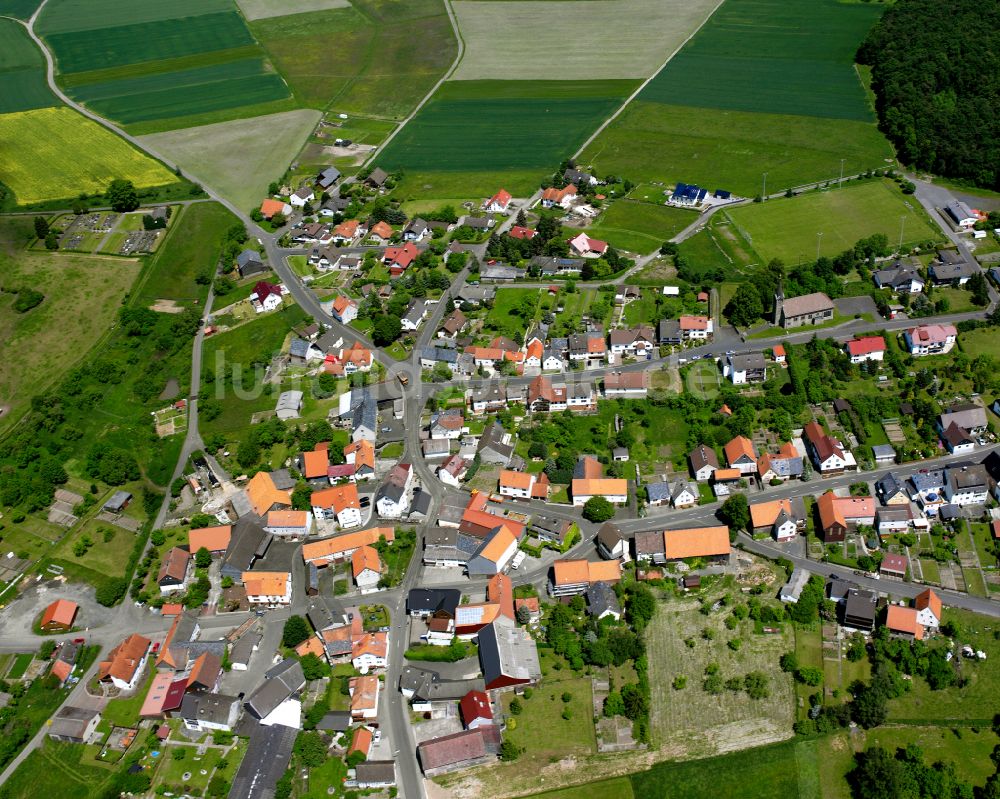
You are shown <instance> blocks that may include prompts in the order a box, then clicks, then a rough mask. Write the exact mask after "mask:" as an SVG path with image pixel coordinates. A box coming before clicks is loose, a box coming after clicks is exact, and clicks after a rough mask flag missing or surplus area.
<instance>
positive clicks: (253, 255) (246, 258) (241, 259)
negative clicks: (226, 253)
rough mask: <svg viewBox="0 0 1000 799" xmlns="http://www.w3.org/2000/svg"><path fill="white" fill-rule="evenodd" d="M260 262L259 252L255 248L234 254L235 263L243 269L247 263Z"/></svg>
mask: <svg viewBox="0 0 1000 799" xmlns="http://www.w3.org/2000/svg"><path fill="white" fill-rule="evenodd" d="M259 263H262V261H261V259H260V253H259V252H257V251H256V250H244V251H243V252H241V253H240V254H239V255H237V256H236V265H237V266H238V267H239V268H240V269H243V268H244V267H245V266H247V265H248V264H259Z"/></svg>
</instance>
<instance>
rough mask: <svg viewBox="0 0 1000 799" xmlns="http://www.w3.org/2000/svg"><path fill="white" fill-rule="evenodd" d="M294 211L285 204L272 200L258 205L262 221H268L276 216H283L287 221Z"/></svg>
mask: <svg viewBox="0 0 1000 799" xmlns="http://www.w3.org/2000/svg"><path fill="white" fill-rule="evenodd" d="M294 211H295V209H294V208H292V206H290V205H289V204H288V203H286V202H282V201H281V200H273V199H270V198H269V199H267V200H264V201H263V202H262V203H261V204H260V213H261V216H263V217H264V219H267V220H268V221H270V220H271V219H273V218H274V217H275V216H278V215H280V216H283V217H285V218H286V219H287V218H288V217H290V216H291V215H292V213H293V212H294Z"/></svg>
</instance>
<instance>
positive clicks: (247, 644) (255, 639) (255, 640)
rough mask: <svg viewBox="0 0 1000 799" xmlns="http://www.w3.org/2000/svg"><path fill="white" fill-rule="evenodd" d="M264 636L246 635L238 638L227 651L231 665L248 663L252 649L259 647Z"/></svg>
mask: <svg viewBox="0 0 1000 799" xmlns="http://www.w3.org/2000/svg"><path fill="white" fill-rule="evenodd" d="M263 637H264V636H263V635H261V633H246V634H244V635H242V636H241V637H240V640H239V641H237V642H236V643H235V644H233V646H232V647H231V648H230V650H229V660H230V662H232V663H244V664H246V663H249V662H250V657H251V656H252V655H253V650H254V647H256V646H259V645H260V642H261V639H262V638H263Z"/></svg>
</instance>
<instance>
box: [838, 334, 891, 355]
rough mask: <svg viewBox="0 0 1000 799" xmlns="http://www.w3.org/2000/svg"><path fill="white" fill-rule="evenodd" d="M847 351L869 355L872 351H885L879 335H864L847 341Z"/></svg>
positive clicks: (883, 342)
mask: <svg viewBox="0 0 1000 799" xmlns="http://www.w3.org/2000/svg"><path fill="white" fill-rule="evenodd" d="M847 351H848V352H849V353H850V354H851V355H871V353H873V352H885V341H884V340H883V338H882V337H881V336H865V337H864V338H856V339H854V340H853V341H848V342H847Z"/></svg>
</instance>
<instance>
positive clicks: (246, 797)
mask: <svg viewBox="0 0 1000 799" xmlns="http://www.w3.org/2000/svg"><path fill="white" fill-rule="evenodd" d="M298 734H299V731H298V730H296V729H295V728H293V727H283V726H281V725H280V724H274V725H271V726H269V727H265V726H263V725H261V724H257V725H255V726H254V727H253V731H252V732H251V734H250V744H249V746H248V747H247V752H246V755H244V757H243V762H242V763H240V768H239V770H238V771H237V772H236V776H235V777H234V778H233V787H232V788H230V790H229V797H228V799H274V788H275V786H276V785H277V784H278V780H279V779H281V775H282V774H284V773H285V771H286V769H287V768H288V763H289V761H290V760H291V758H292V747H293V746H294V745H295V738H296V736H297V735H298Z"/></svg>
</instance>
